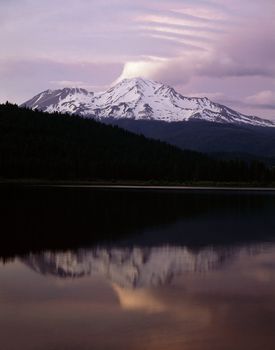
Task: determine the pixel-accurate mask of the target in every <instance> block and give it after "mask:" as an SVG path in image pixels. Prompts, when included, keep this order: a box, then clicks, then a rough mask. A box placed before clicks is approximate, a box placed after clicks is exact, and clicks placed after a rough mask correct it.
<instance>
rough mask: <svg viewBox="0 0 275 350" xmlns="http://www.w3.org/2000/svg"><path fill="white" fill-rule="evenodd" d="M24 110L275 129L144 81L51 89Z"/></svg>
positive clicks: (218, 106)
mask: <svg viewBox="0 0 275 350" xmlns="http://www.w3.org/2000/svg"><path fill="white" fill-rule="evenodd" d="M21 106H22V107H28V108H31V109H34V110H35V109H39V110H42V111H45V112H49V113H53V112H60V113H70V114H78V115H80V116H83V117H85V118H95V119H98V120H104V118H114V119H124V118H126V119H133V120H158V121H166V122H179V121H189V120H205V121H210V122H218V123H233V124H248V125H254V126H272V127H274V126H275V123H274V122H272V121H269V120H265V119H261V118H258V117H254V116H246V115H244V114H241V113H238V112H236V111H233V110H232V109H230V108H228V107H226V106H223V105H221V104H218V103H214V102H212V101H210V100H209V99H208V98H206V97H203V98H197V97H184V96H182V95H181V94H179V93H178V92H176V91H175V90H174V89H173V88H172V87H170V86H167V85H164V84H161V83H157V82H154V81H151V80H145V79H142V78H134V79H125V80H122V81H121V82H119V83H118V84H116V85H115V86H113V87H111V88H110V89H109V90H107V91H106V92H100V93H93V92H88V91H87V90H85V89H79V88H65V89H59V90H47V91H44V92H42V93H40V94H38V95H36V96H34V97H33V98H32V99H31V100H29V101H27V102H25V103H23V104H22V105H21Z"/></svg>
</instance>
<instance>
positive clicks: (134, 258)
mask: <svg viewBox="0 0 275 350" xmlns="http://www.w3.org/2000/svg"><path fill="white" fill-rule="evenodd" d="M261 249H263V248H262V247H261V246H256V247H255V246H253V247H250V248H248V247H245V248H240V247H232V248H228V247H227V248H217V247H216V248H211V247H209V248H202V249H199V250H196V251H192V250H191V249H188V248H187V247H169V246H165V247H154V248H149V247H147V248H141V247H135V248H94V249H79V250H76V251H67V252H51V251H47V252H44V253H41V254H29V255H28V256H27V257H25V258H22V259H21V261H23V262H24V263H25V264H26V265H27V266H28V267H30V268H31V269H33V270H34V271H36V272H39V273H41V274H43V275H55V276H58V277H61V278H75V277H83V276H91V275H97V274H99V275H101V276H102V277H104V278H106V279H108V280H109V281H110V282H111V283H115V284H116V285H119V286H120V287H123V288H131V289H135V288H150V287H157V286H162V285H165V284H171V283H172V282H173V281H174V280H175V279H176V278H178V277H180V276H182V275H184V274H185V273H202V272H207V271H211V270H213V269H216V268H221V267H222V265H223V264H225V263H226V262H227V261H228V260H230V259H233V258H234V256H235V257H236V256H237V255H238V254H240V253H241V252H242V250H245V251H246V252H249V251H250V252H254V253H256V252H258V251H261Z"/></svg>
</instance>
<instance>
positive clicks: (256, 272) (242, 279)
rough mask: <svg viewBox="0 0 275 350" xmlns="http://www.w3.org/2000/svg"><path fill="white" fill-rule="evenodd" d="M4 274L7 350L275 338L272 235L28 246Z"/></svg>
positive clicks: (193, 348)
mask: <svg viewBox="0 0 275 350" xmlns="http://www.w3.org/2000/svg"><path fill="white" fill-rule="evenodd" d="M0 281H1V287H0V307H1V314H0V327H1V328H0V329H1V332H0V340H1V344H2V345H3V346H4V349H5V350H15V349H18V348H21V349H27V350H34V349H41V350H46V349H72V350H76V349H80V348H81V349H84V350H88V349H91V348H93V349H100V350H101V349H116V348H120V349H142V350H143V349H172V350H178V349H182V348H184V349H188V350H203V349H206V350H210V349H211V350H212V349H217V350H218V349H219V350H220V349H226V350H229V349H237V350H243V349H255V350H260V349H263V348H264V349H268V350H271V349H274V346H275V334H274V327H275V245H274V244H269V243H268V244H266V243H262V244H247V245H238V246H236V245H234V246H231V247H228V246H221V247H203V248H201V249H196V250H193V249H190V248H188V247H179V246H164V247H151V248H150V247H147V248H144V247H134V248H131V247H127V248H126V247H124V248H122V247H103V246H101V247H94V248H89V249H78V250H75V251H73V250H71V251H66V252H64V251H63V252H54V251H45V252H43V253H30V254H28V255H26V256H24V257H19V258H16V259H15V260H14V261H13V262H9V263H7V264H6V265H5V266H4V265H2V266H1V267H0ZM14 332H16V334H17V336H16V337H13V336H12V334H13V333H14ZM263 344H264V345H263ZM263 346H264V347H263Z"/></svg>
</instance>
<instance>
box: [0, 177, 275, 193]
mask: <svg viewBox="0 0 275 350" xmlns="http://www.w3.org/2000/svg"><path fill="white" fill-rule="evenodd" d="M272 185H273V184H272ZM272 185H270V184H269V185H264V184H252V183H248V184H245V183H222V182H221V183H210V182H205V183H203V182H198V183H195V182H194V183H183V184H180V183H169V182H167V183H166V182H162V183H160V182H159V183H158V182H153V181H152V182H145V181H140V182H139V181H61V180H55V181H54V180H53V181H50V180H37V179H29V180H22V179H0V186H3V187H5V186H27V187H41V188H42V187H48V188H54V187H55V188H94V189H110V190H114V189H120V190H152V191H153V190H156V191H157V190H167V191H207V190H208V191H209V190H211V191H254V192H261V191H262V192H275V184H274V186H272Z"/></svg>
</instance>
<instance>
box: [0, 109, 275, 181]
mask: <svg viewBox="0 0 275 350" xmlns="http://www.w3.org/2000/svg"><path fill="white" fill-rule="evenodd" d="M0 177H2V178H9V179H13V178H14V179H19V178H22V179H41V180H87V181H93V180H103V181H104V180H105V181H106V180H117V181H120V180H124V181H128V180H130V181H131V180H140V181H150V180H152V181H168V182H169V181H174V182H194V181H212V182H213V181H214V182H247V183H253V182H254V183H271V182H273V181H274V179H275V173H274V170H272V169H270V168H268V167H266V166H265V165H264V164H262V163H260V162H257V161H254V162H252V163H250V164H249V163H246V162H243V161H238V160H236V161H222V160H216V159H212V158H210V157H208V156H206V155H204V154H200V153H197V152H193V151H187V150H186V151H182V150H180V149H178V148H176V147H174V146H171V145H168V144H166V143H163V142H160V141H156V140H151V139H147V138H145V137H144V136H142V135H135V134H133V133H130V132H128V131H125V130H123V129H120V128H118V127H116V126H107V125H104V124H102V123H99V122H96V121H94V120H88V119H83V118H80V117H76V116H70V115H63V114H58V113H54V114H47V113H43V112H39V111H31V110H29V109H24V108H19V107H18V106H16V105H12V104H9V103H6V104H3V105H0Z"/></svg>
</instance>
